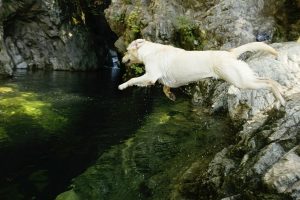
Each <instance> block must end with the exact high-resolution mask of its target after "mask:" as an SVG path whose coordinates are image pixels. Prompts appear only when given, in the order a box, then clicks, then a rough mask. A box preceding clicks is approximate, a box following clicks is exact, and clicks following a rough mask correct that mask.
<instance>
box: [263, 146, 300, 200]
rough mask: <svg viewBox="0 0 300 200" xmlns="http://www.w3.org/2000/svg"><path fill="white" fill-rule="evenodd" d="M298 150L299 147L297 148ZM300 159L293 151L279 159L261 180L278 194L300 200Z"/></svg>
mask: <svg viewBox="0 0 300 200" xmlns="http://www.w3.org/2000/svg"><path fill="white" fill-rule="evenodd" d="M298 148H299V147H298ZM299 177H300V157H299V155H297V154H296V153H295V152H294V149H293V150H292V151H290V152H289V153H287V154H286V155H285V156H284V157H282V158H281V160H280V161H279V162H277V163H276V164H275V165H273V167H272V168H271V169H269V170H268V172H267V173H266V174H265V175H264V177H263V180H264V182H265V183H266V184H267V185H268V187H270V188H272V189H276V190H277V192H279V193H288V194H290V195H291V196H292V197H293V198H294V199H300V178H299Z"/></svg>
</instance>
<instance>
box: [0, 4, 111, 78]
mask: <svg viewBox="0 0 300 200" xmlns="http://www.w3.org/2000/svg"><path fill="white" fill-rule="evenodd" d="M66 15H67V14H66V13H62V10H61V9H60V7H59V5H58V3H57V2H56V1H40V0H21V1H17V2H14V1H2V2H1V4H0V25H1V30H3V31H2V32H3V34H1V39H0V41H1V44H2V47H3V48H1V57H0V62H1V63H2V65H1V66H0V69H1V71H0V73H2V74H11V72H12V69H13V68H22V69H31V70H32V69H46V70H76V71H83V70H95V69H97V68H98V67H99V65H98V64H99V63H102V64H103V62H104V58H105V56H106V55H104V51H103V48H105V47H98V46H97V42H95V41H94V37H93V35H92V33H91V30H90V28H89V27H88V26H87V25H86V24H84V23H82V22H81V23H79V22H77V21H76V20H74V21H73V22H71V21H69V19H68V18H66ZM83 15H84V14H83ZM99 28H100V29H101V27H99ZM106 48H107V47H106ZM8 55H9V56H8Z"/></svg>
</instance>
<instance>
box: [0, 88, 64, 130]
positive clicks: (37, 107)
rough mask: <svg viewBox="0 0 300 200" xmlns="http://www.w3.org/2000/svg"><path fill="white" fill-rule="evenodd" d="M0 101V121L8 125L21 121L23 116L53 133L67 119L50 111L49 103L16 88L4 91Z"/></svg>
mask: <svg viewBox="0 0 300 200" xmlns="http://www.w3.org/2000/svg"><path fill="white" fill-rule="evenodd" d="M5 91H9V92H6V93H4V94H3V95H2V96H3V97H2V99H0V109H1V111H2V112H1V113H0V117H1V121H2V122H4V123H8V122H11V121H16V120H18V119H20V120H21V119H22V118H23V117H24V116H26V117H29V118H31V119H32V120H34V121H35V122H36V123H37V124H39V125H40V126H41V127H42V128H44V129H47V130H48V131H53V132H54V131H55V130H57V129H59V128H61V127H62V126H63V125H64V124H65V123H66V122H67V119H66V118H64V117H63V116H60V115H59V114H57V113H56V112H54V111H53V110H52V105H51V103H49V102H46V101H42V100H40V98H39V96H38V95H37V94H36V93H33V92H21V91H19V90H18V89H17V88H13V87H12V88H9V87H7V89H5Z"/></svg>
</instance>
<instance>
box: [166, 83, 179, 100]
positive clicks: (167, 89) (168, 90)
mask: <svg viewBox="0 0 300 200" xmlns="http://www.w3.org/2000/svg"><path fill="white" fill-rule="evenodd" d="M170 89H171V88H170V87H168V86H165V85H164V87H163V91H164V93H165V95H166V96H167V97H168V98H169V99H170V100H172V101H175V100H176V96H175V94H173V93H172V92H171V91H170Z"/></svg>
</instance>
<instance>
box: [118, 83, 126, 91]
mask: <svg viewBox="0 0 300 200" xmlns="http://www.w3.org/2000/svg"><path fill="white" fill-rule="evenodd" d="M125 88H127V85H126V84H125V83H123V84H121V85H119V87H118V89H119V90H124V89H125Z"/></svg>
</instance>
